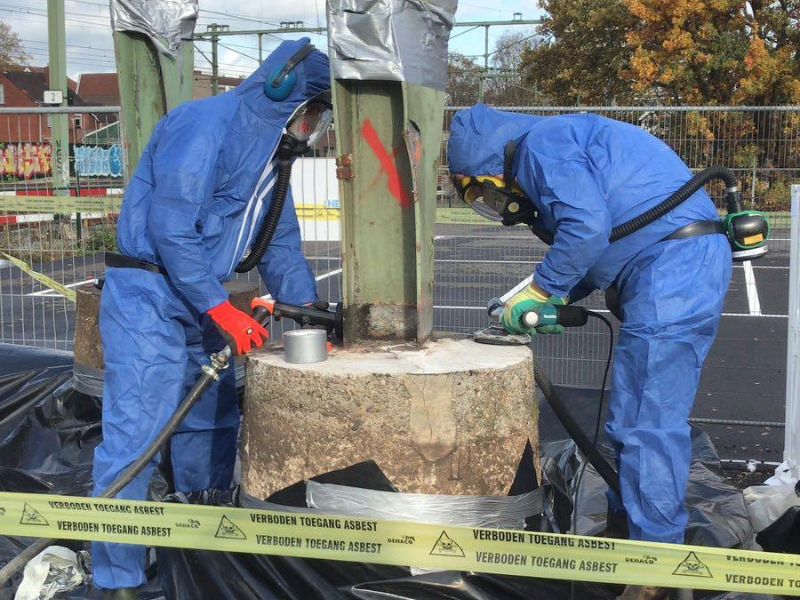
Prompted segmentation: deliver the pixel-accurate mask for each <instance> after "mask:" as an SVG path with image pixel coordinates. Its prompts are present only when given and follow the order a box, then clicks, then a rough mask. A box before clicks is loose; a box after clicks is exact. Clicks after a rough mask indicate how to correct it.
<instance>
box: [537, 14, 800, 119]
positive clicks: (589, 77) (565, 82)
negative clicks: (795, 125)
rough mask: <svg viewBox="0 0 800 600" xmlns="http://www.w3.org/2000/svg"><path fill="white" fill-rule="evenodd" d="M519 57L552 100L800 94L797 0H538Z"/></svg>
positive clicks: (776, 99) (782, 99)
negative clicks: (536, 16) (540, 21)
mask: <svg viewBox="0 0 800 600" xmlns="http://www.w3.org/2000/svg"><path fill="white" fill-rule="evenodd" d="M541 5H542V7H543V8H545V9H546V10H547V11H548V13H549V14H548V16H547V17H546V19H545V23H544V25H543V33H545V35H546V36H547V44H546V45H543V46H542V47H540V48H537V49H534V50H532V51H530V52H528V53H526V55H525V56H524V57H523V61H524V63H525V65H524V69H525V72H526V75H527V79H528V81H529V82H531V81H536V82H538V84H539V87H540V88H542V89H544V90H546V91H547V92H549V93H550V94H551V95H552V96H553V98H554V100H555V101H557V102H569V103H574V102H582V103H606V102H609V101H612V100H613V101H616V102H617V103H625V102H638V101H643V100H657V101H663V102H667V103H674V104H726V103H731V102H736V103H752V104H781V103H787V102H797V101H800V57H798V50H799V49H800V33H799V32H800V23H799V22H798V20H799V19H800V0H751V1H749V2H744V1H742V0H671V1H670V2H664V1H663V0H541Z"/></svg>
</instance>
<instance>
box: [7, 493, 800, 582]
mask: <svg viewBox="0 0 800 600" xmlns="http://www.w3.org/2000/svg"><path fill="white" fill-rule="evenodd" d="M0 534H3V535H16V536H25V537H52V538H58V539H71V540H97V541H103V542H117V543H127V544H141V545H148V546H168V547H173V548H194V549H204V550H222V551H227V552H246V553H253V554H276V555H281V556H295V557H301V558H318V559H325V560H343V561H354V562H367V563H377V564H385V565H400V566H415V567H426V568H434V569H446V570H454V571H473V572H483V573H497V574H502V575H518V576H527V577H544V578H550V579H567V580H576V581H593V582H599V583H617V584H628V583H631V584H639V585H651V586H661V587H671V588H693V589H708V590H729V591H742V592H754V593H762V594H783V595H793V596H797V595H800V556H795V555H789V554H766V553H761V552H748V551H743V550H726V549H721V548H705V547H701V546H683V545H672V544H657V543H650V542H633V541H627V540H611V539H603V538H589V537H579V536H571V535H560V534H551V533H538V532H525V531H513V530H507V529H505V530H504V529H487V528H477V527H459V526H454V525H430V524H421V523H407V522H398V521H384V520H374V519H362V518H353V517H339V516H328V515H310V514H298V513H290V512H272V511H265V510H249V509H243V508H222V507H213V506H197V505H192V504H166V503H157V502H135V501H129V500H98V499H93V498H79V497H70V496H49V495H40V494H12V493H0Z"/></svg>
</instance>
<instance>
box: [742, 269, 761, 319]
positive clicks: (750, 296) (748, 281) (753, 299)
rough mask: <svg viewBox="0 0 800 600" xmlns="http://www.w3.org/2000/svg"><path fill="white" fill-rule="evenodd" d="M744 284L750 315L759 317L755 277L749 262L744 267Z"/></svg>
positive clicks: (759, 309) (759, 304) (759, 308)
mask: <svg viewBox="0 0 800 600" xmlns="http://www.w3.org/2000/svg"><path fill="white" fill-rule="evenodd" d="M742 266H743V267H744V282H745V288H746V290H747V304H748V306H749V307H750V314H751V315H753V316H760V315H761V303H760V302H759V301H758V288H757V287H756V275H755V273H753V263H751V262H750V261H749V260H748V261H745V263H744V265H742Z"/></svg>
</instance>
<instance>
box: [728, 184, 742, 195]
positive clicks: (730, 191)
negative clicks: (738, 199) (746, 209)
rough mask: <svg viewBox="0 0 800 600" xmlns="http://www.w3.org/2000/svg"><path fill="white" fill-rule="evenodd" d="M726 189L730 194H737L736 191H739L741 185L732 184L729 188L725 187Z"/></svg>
mask: <svg viewBox="0 0 800 600" xmlns="http://www.w3.org/2000/svg"><path fill="white" fill-rule="evenodd" d="M725 191H726V192H728V193H729V194H735V193H736V192H738V191H739V186H738V185H734V186H731V187H729V188H725Z"/></svg>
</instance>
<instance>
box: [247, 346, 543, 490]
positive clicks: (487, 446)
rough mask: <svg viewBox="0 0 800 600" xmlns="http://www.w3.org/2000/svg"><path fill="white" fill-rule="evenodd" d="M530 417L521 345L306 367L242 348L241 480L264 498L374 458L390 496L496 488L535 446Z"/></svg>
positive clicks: (356, 358) (433, 349)
mask: <svg viewBox="0 0 800 600" xmlns="http://www.w3.org/2000/svg"><path fill="white" fill-rule="evenodd" d="M537 420H538V413H537V408H536V402H535V393H534V382H533V370H532V364H531V357H530V350H529V349H528V348H526V347H519V346H518V347H500V346H482V345H479V344H476V343H475V342H473V341H471V340H463V339H461V340H455V339H444V340H438V341H434V342H429V343H428V344H427V346H426V347H425V348H424V349H422V350H419V349H416V347H411V346H398V347H393V348H387V349H382V350H377V351H369V352H367V351H363V350H361V351H359V350H353V349H348V350H342V349H335V350H334V351H333V352H331V354H330V356H329V358H328V360H327V361H326V362H323V363H317V364H312V365H292V364H288V363H286V362H285V361H284V360H283V352H282V351H281V350H280V349H271V350H266V351H259V352H254V353H253V354H251V355H250V357H249V360H248V366H247V388H246V400H245V421H244V448H243V451H242V479H243V482H242V483H243V487H244V489H245V491H246V492H247V493H249V494H251V495H253V496H256V497H261V498H265V497H267V496H269V495H270V494H271V493H273V492H275V491H277V490H280V489H282V488H284V487H286V486H287V485H290V484H292V483H295V482H297V481H300V480H304V479H308V478H309V477H312V476H314V475H319V474H322V473H325V472H328V471H331V470H335V469H340V468H343V467H347V466H350V465H353V464H355V463H358V462H361V461H365V460H374V461H375V462H376V463H377V464H378V466H379V467H380V468H381V469H382V470H383V471H384V473H385V474H386V475H387V477H388V478H389V479H390V480H391V481H392V483H394V485H395V486H397V488H398V489H399V490H400V491H401V492H406V493H426V494H481V495H504V494H506V493H507V492H508V490H509V487H510V485H511V482H512V481H513V479H514V475H515V473H516V470H517V467H518V465H519V462H520V458H521V455H522V452H523V450H524V448H525V444H526V442H527V441H528V440H530V441H531V443H532V444H533V447H534V448H536V447H537V439H538V435H537V427H536V424H537ZM534 462H535V465H536V470H537V474H538V471H539V462H538V456H537V457H535V461H534Z"/></svg>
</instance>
